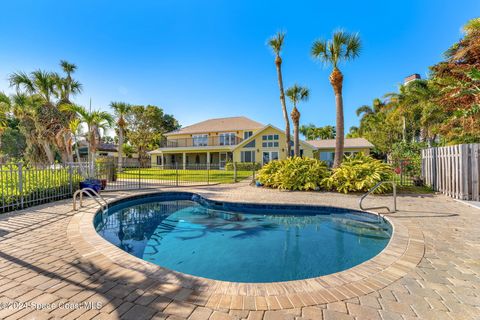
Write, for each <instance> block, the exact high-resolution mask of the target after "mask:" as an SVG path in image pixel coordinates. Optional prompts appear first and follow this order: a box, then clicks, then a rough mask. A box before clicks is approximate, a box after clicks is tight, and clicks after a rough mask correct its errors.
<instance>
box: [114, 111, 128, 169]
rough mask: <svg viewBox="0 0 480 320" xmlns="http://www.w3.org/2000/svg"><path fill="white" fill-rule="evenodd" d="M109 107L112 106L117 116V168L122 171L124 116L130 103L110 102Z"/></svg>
mask: <svg viewBox="0 0 480 320" xmlns="http://www.w3.org/2000/svg"><path fill="white" fill-rule="evenodd" d="M110 107H112V108H113V110H114V112H115V115H116V116H117V127H118V170H119V171H122V166H123V142H124V137H125V128H126V126H127V122H126V121H125V116H126V115H127V113H128V111H129V110H130V105H129V104H128V103H125V102H112V103H110Z"/></svg>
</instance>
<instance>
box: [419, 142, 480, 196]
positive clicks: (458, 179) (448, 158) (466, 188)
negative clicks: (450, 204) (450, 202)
mask: <svg viewBox="0 0 480 320" xmlns="http://www.w3.org/2000/svg"><path fill="white" fill-rule="evenodd" d="M422 177H423V178H424V180H425V183H426V184H427V185H428V186H430V187H432V188H433V190H435V191H439V192H442V193H444V194H446V195H448V196H450V197H452V198H455V199H461V200H473V201H480V144H478V143H477V144H460V145H455V146H448V147H435V148H428V149H424V150H422Z"/></svg>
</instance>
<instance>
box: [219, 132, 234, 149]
mask: <svg viewBox="0 0 480 320" xmlns="http://www.w3.org/2000/svg"><path fill="white" fill-rule="evenodd" d="M235 144H236V136H235V132H227V133H220V145H221V146H232V145H235Z"/></svg>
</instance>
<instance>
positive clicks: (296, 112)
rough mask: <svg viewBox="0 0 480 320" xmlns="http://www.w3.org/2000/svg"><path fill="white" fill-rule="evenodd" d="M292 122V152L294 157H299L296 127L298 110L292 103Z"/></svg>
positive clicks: (298, 138)
mask: <svg viewBox="0 0 480 320" xmlns="http://www.w3.org/2000/svg"><path fill="white" fill-rule="evenodd" d="M290 116H291V117H292V122H293V143H294V154H295V157H300V136H299V131H298V127H299V124H300V112H299V111H298V109H297V107H296V106H295V105H294V106H293V110H292V113H291V114H290Z"/></svg>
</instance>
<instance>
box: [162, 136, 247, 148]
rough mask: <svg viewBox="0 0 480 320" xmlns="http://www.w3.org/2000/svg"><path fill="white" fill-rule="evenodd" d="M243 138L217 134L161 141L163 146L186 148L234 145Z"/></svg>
mask: <svg viewBox="0 0 480 320" xmlns="http://www.w3.org/2000/svg"><path fill="white" fill-rule="evenodd" d="M242 141H243V139H242V138H240V137H237V136H216V137H206V136H205V137H195V138H182V139H167V140H164V141H162V142H161V143H160V147H161V148H185V147H194V148H197V147H198V148H201V147H212V146H234V145H237V144H239V143H240V142H242Z"/></svg>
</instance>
